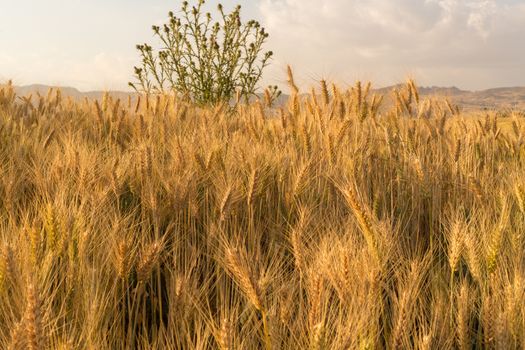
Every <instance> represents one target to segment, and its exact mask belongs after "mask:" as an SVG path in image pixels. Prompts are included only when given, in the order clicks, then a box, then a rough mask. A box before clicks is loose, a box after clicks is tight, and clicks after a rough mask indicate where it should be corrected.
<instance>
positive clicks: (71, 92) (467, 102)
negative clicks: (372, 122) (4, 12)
mask: <svg viewBox="0 0 525 350" xmlns="http://www.w3.org/2000/svg"><path fill="white" fill-rule="evenodd" d="M401 86H403V85H402V84H398V85H391V86H386V87H381V88H375V89H373V92H374V93H378V94H387V93H388V92H389V91H391V90H393V89H395V88H399V87H401ZM14 88H15V92H16V93H17V95H19V96H27V95H29V94H40V95H44V94H47V92H48V90H49V89H50V88H60V89H61V91H62V94H63V95H64V96H70V97H72V98H74V99H83V98H86V97H87V98H90V99H100V98H102V96H103V95H104V93H105V91H103V90H91V91H80V90H78V89H77V88H74V87H70V86H52V85H46V84H30V85H22V86H14ZM107 92H108V93H110V94H111V95H112V96H115V97H117V98H128V96H132V97H133V96H134V95H135V94H136V93H135V92H132V91H119V90H109V91H107ZM419 92H420V95H421V96H436V97H447V98H450V100H451V101H452V102H453V103H455V104H457V105H459V106H460V107H462V108H463V109H466V110H486V109H502V108H503V109H505V108H506V109H519V110H525V86H514V87H496V88H490V89H485V90H475V91H470V90H462V89H460V88H458V87H455V86H450V87H441V86H420V87H419ZM286 97H287V95H283V96H282V98H281V99H280V101H285V100H286Z"/></svg>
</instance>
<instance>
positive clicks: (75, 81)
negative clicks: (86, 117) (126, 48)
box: [0, 52, 137, 91]
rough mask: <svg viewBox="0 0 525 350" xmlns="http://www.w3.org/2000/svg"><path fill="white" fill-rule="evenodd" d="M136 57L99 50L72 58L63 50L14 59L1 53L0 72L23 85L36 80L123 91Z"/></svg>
mask: <svg viewBox="0 0 525 350" xmlns="http://www.w3.org/2000/svg"><path fill="white" fill-rule="evenodd" d="M136 61H137V58H136V57H135V56H133V57H131V56H130V57H128V56H126V55H121V54H117V53H108V52H99V53H96V54H94V55H92V56H86V57H85V58H84V57H75V56H70V55H69V54H67V53H63V52H52V53H51V54H46V55H41V54H37V53H33V54H30V55H24V56H20V57H19V59H18V60H13V59H12V58H11V57H10V56H6V55H0V71H8V72H10V76H9V77H2V76H0V79H3V80H5V79H8V78H9V79H11V78H12V79H13V80H14V82H15V84H18V85H25V84H32V83H35V82H38V83H43V84H50V85H58V86H73V87H75V88H78V89H80V90H84V91H86V90H93V89H101V90H122V89H128V86H127V82H128V81H130V79H132V73H133V71H132V67H133V65H134V64H136V63H137V62H136Z"/></svg>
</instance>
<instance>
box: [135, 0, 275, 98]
mask: <svg viewBox="0 0 525 350" xmlns="http://www.w3.org/2000/svg"><path fill="white" fill-rule="evenodd" d="M204 4H205V0H198V3H197V4H196V5H195V6H191V7H190V6H189V5H188V2H187V1H184V2H183V3H182V7H181V15H180V16H175V14H174V13H173V12H170V13H169V21H168V23H166V24H164V25H163V26H162V27H161V26H156V25H154V26H153V27H152V29H153V33H154V36H155V37H156V38H157V39H159V40H160V43H161V44H162V47H161V48H160V49H158V50H155V49H154V48H153V47H152V46H151V45H148V44H140V45H137V49H138V51H139V52H140V57H141V61H142V62H141V66H140V67H134V69H135V80H136V81H135V82H130V83H129V85H130V86H131V87H133V88H134V89H135V90H136V91H140V92H146V93H165V92H172V91H175V92H176V93H178V94H180V95H183V96H185V97H187V98H189V99H191V100H192V101H193V102H195V103H197V104H200V105H205V104H216V103H220V102H228V101H231V100H232V99H233V98H234V97H236V98H237V101H239V100H240V99H244V100H246V101H247V100H248V99H249V98H250V97H251V96H253V95H255V93H256V91H257V88H258V86H257V84H258V82H259V81H260V79H261V77H262V73H263V70H264V68H266V67H267V66H268V64H269V62H270V59H271V57H272V55H273V53H272V51H267V52H263V46H264V44H265V42H266V40H267V38H268V33H266V31H265V29H264V28H263V27H261V25H260V24H259V22H257V21H254V20H250V21H248V22H246V23H243V22H241V16H240V13H241V6H236V7H235V9H234V10H233V11H232V12H231V13H225V12H224V8H223V6H222V5H221V4H219V5H218V8H217V9H218V13H219V17H220V19H219V21H214V20H213V19H212V16H211V14H210V13H209V12H208V13H204V9H203V5H204ZM268 94H269V95H270V96H271V98H272V100H273V99H275V98H277V97H278V96H279V94H280V91H278V88H277V87H276V86H272V87H269V88H268V90H266V95H267V96H268Z"/></svg>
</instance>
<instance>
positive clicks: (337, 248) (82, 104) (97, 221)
mask: <svg viewBox="0 0 525 350" xmlns="http://www.w3.org/2000/svg"><path fill="white" fill-rule="evenodd" d="M289 83H290V87H291V91H292V96H291V97H290V99H289V101H288V102H287V104H286V105H285V106H282V107H279V106H273V107H270V106H268V103H266V102H265V100H264V98H262V99H261V100H260V101H255V102H253V103H251V104H248V105H246V104H237V105H235V106H230V105H219V106H216V107H198V106H196V105H193V104H191V103H189V102H186V101H184V100H183V99H180V98H177V97H175V96H149V97H147V96H141V98H140V99H138V100H137V99H135V100H133V101H131V100H130V101H121V100H116V99H114V98H112V97H111V96H110V95H106V96H105V97H104V99H103V100H102V101H90V100H85V101H73V100H71V99H67V98H64V97H62V96H61V94H60V91H59V90H51V91H50V92H49V94H48V95H47V96H32V98H30V97H17V96H15V94H14V92H13V88H12V87H11V86H9V85H8V86H5V87H3V88H1V90H0V244H1V246H0V348H2V349H34V350H36V349H221V350H230V349H473V348H476V349H485V348H487V349H492V348H497V349H512V348H516V349H517V348H524V347H525V310H524V307H523V302H522V301H523V297H524V291H525V289H524V288H525V280H524V279H525V269H524V267H525V266H524V261H525V260H524V244H525V242H524V234H525V177H524V176H523V174H524V171H525V145H524V140H523V138H524V135H525V122H524V120H523V119H522V118H520V117H518V116H512V115H511V116H508V117H507V118H506V119H507V120H505V123H506V124H508V125H511V126H508V127H506V128H505V129H504V130H502V129H501V128H500V125H501V122H502V121H501V120H500V119H501V118H500V119H498V118H497V117H496V116H495V114H489V115H487V116H486V117H483V118H476V119H475V121H473V120H474V119H469V118H470V117H469V116H468V115H463V114H462V113H461V111H460V110H459V109H458V108H456V107H455V106H453V105H452V104H451V103H449V102H448V101H446V100H438V99H434V100H426V99H422V98H420V97H419V95H418V92H417V88H416V86H415V84H414V83H413V82H412V81H409V82H408V83H407V84H406V86H404V87H403V88H402V89H398V91H396V92H395V93H394V94H393V95H392V97H391V101H393V103H389V102H384V101H383V100H382V99H381V98H380V97H379V96H375V95H373V93H372V92H371V90H370V85H366V84H361V83H357V84H356V85H355V86H354V87H352V88H349V89H339V88H337V87H336V86H332V85H331V84H328V83H327V82H325V81H321V83H320V85H319V87H318V88H315V89H312V91H311V93H309V94H301V93H300V92H299V89H298V88H297V86H296V85H295V83H294V81H293V76H292V74H291V72H290V76H289Z"/></svg>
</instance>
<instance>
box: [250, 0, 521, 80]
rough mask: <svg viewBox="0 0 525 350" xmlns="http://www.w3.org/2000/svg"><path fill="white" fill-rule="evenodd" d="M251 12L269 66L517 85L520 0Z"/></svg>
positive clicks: (344, 2)
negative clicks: (269, 54)
mask: <svg viewBox="0 0 525 350" xmlns="http://www.w3.org/2000/svg"><path fill="white" fill-rule="evenodd" d="M259 10H260V12H261V15H262V22H263V24H264V25H265V26H266V28H267V29H268V32H269V33H270V34H271V37H270V41H271V42H270V43H269V46H271V47H272V49H275V50H274V51H276V53H277V56H276V63H278V64H283V63H290V64H293V65H294V66H296V68H299V70H301V69H303V70H304V71H306V72H307V74H310V75H312V74H314V75H315V73H314V72H318V73H319V74H325V75H326V74H328V75H332V76H333V77H334V78H335V77H340V78H342V79H353V78H371V79H374V80H375V81H379V83H382V84H389V83H392V82H395V81H397V80H399V79H403V78H404V77H405V76H406V75H407V74H410V75H415V76H416V78H417V79H419V80H420V81H422V82H426V83H432V84H440V85H441V84H447V83H448V84H451V85H452V84H458V85H460V86H462V87H467V88H482V87H488V86H495V85H509V84H514V85H516V84H522V85H525V81H524V80H521V81H520V80H519V79H520V78H519V77H525V65H523V64H521V62H522V60H523V57H524V56H525V46H523V45H519V44H518V43H519V42H521V40H522V36H523V34H525V1H523V0H514V1H512V0H497V1H496V0H395V1H394V0H360V1H357V0H324V1H318V0H262V1H261V3H260V6H259ZM296 70H297V69H296ZM522 79H523V78H522Z"/></svg>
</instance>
